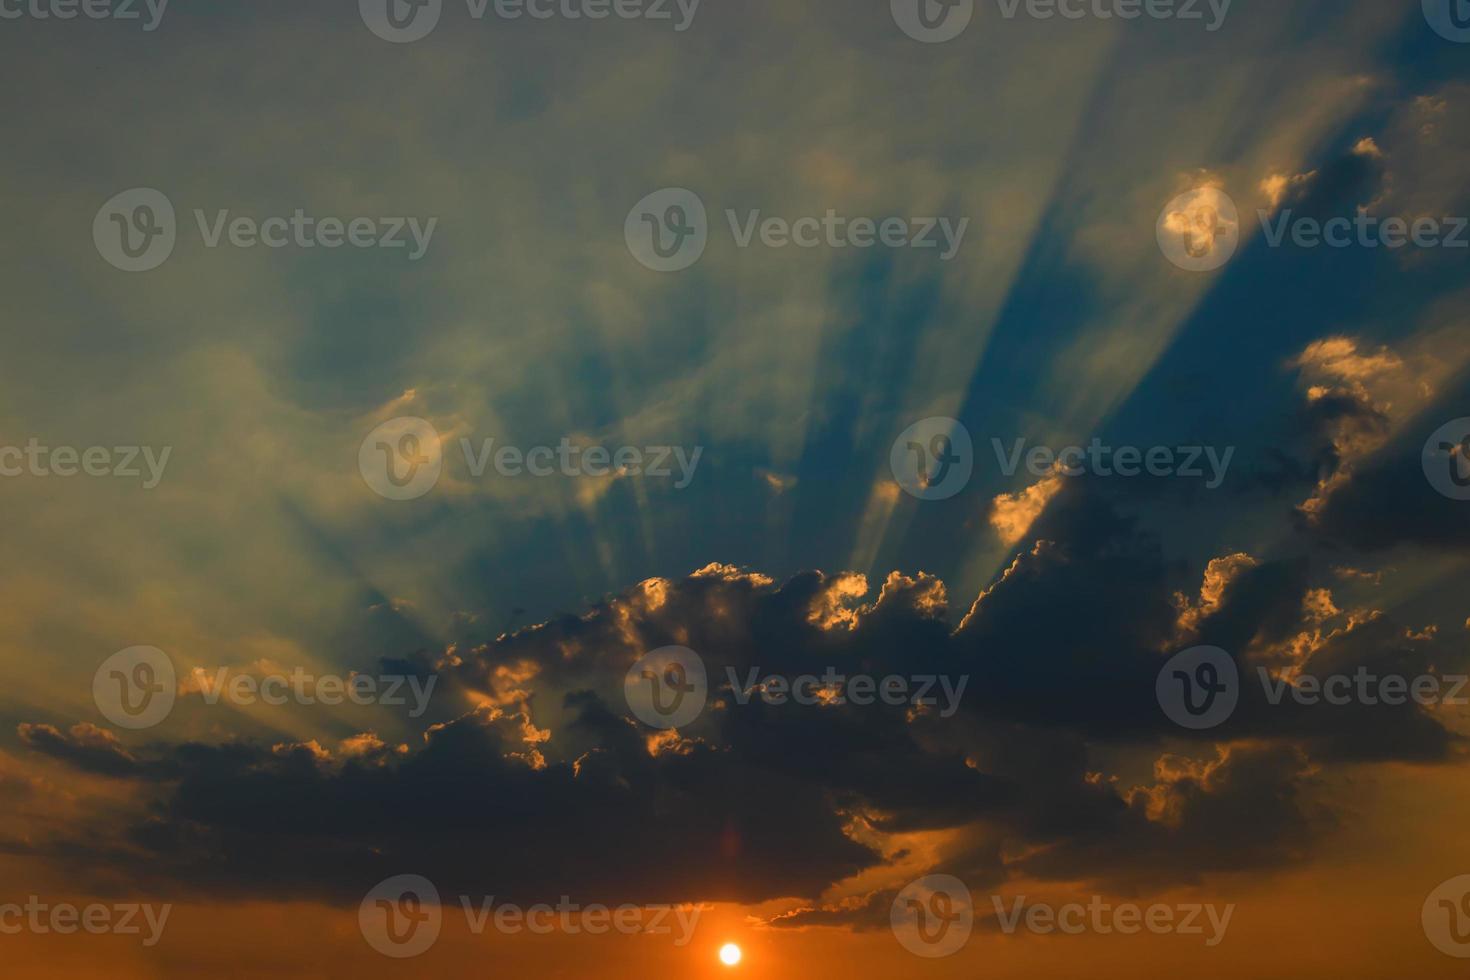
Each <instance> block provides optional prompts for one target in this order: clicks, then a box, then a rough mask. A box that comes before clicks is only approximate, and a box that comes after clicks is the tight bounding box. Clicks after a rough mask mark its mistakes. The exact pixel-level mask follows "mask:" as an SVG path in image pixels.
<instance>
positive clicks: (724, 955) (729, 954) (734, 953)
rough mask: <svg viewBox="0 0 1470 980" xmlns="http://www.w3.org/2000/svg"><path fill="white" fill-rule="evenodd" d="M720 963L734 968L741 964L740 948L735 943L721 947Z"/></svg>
mask: <svg viewBox="0 0 1470 980" xmlns="http://www.w3.org/2000/svg"><path fill="white" fill-rule="evenodd" d="M720 962H721V963H723V964H725V965H726V966H734V965H735V964H737V963H739V962H740V947H739V946H736V945H735V944H734V943H726V944H725V945H723V946H721V947H720Z"/></svg>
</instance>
